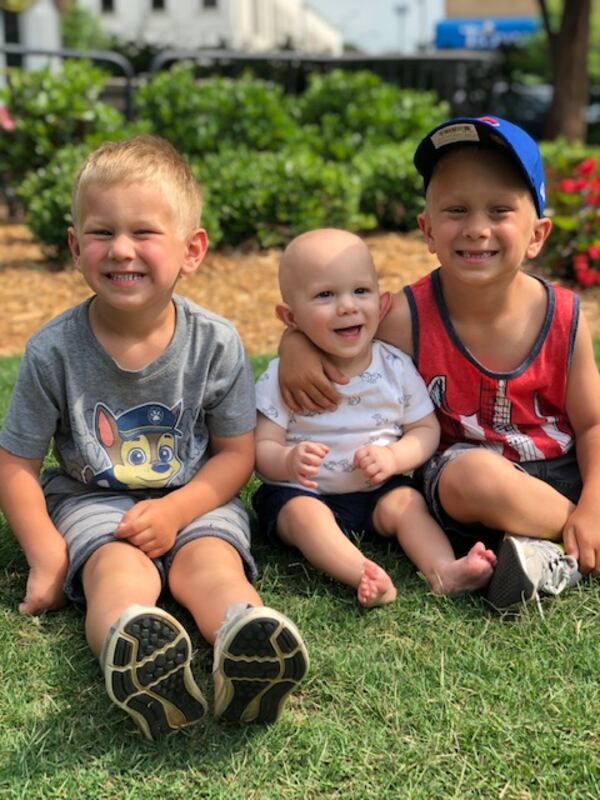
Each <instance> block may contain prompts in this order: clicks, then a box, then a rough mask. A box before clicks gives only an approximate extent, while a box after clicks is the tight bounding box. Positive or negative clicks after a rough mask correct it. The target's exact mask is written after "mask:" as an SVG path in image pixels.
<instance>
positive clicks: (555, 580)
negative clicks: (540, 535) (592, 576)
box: [533, 540, 577, 619]
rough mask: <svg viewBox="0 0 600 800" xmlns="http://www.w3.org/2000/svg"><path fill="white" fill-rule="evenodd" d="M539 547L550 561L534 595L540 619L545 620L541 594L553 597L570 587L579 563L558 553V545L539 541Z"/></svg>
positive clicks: (543, 570)
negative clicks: (544, 593)
mask: <svg viewBox="0 0 600 800" xmlns="http://www.w3.org/2000/svg"><path fill="white" fill-rule="evenodd" d="M537 547H538V548H539V549H541V550H542V551H543V552H544V553H545V554H547V555H548V561H547V562H546V563H545V564H544V566H543V568H542V576H541V578H540V582H539V585H538V587H537V588H536V590H535V593H534V595H533V599H534V600H535V604H536V606H537V609H538V612H539V614H540V617H541V618H542V619H544V618H545V617H544V611H543V609H542V603H541V600H540V595H539V592H540V591H542V592H546V594H552V595H557V594H560V592H562V590H563V589H564V588H565V587H566V586H567V585H568V583H569V580H570V578H571V576H572V575H573V573H574V572H575V571H576V570H577V561H576V560H575V559H574V558H573V556H568V555H565V554H564V553H561V552H559V551H557V549H556V545H553V544H552V543H551V542H545V541H543V540H538V542H537Z"/></svg>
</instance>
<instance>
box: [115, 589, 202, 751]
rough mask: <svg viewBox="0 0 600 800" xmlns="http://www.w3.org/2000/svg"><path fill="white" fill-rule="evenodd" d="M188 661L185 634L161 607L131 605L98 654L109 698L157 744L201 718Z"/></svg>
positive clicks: (198, 693)
mask: <svg viewBox="0 0 600 800" xmlns="http://www.w3.org/2000/svg"><path fill="white" fill-rule="evenodd" d="M191 657H192V644H191V642H190V637H189V636H188V634H187V632H186V630H185V629H184V628H183V627H182V626H181V625H180V624H179V622H178V621H177V620H176V619H175V618H174V617H172V616H171V615H170V614H167V612H166V611H163V610H162V609H161V608H157V607H155V606H140V605H134V606H130V607H129V608H128V609H127V610H126V611H124V612H123V614H121V616H120V617H119V619H118V620H117V621H116V622H115V624H114V625H113V626H112V628H111V629H110V631H109V633H108V635H107V637H106V641H105V642H104V646H103V648H102V653H101V655H100V666H101V667H102V669H103V671H104V677H105V681H106V690H107V692H108V696H109V697H110V699H111V700H112V701H113V703H115V704H116V705H118V706H119V708H122V709H123V710H124V711H126V712H127V713H128V714H129V715H130V716H131V717H132V719H133V720H134V722H135V723H136V725H137V726H138V727H139V728H140V729H141V731H142V733H143V734H144V736H145V737H146V738H147V739H160V738H161V737H162V736H165V735H166V734H168V733H171V732H172V731H175V730H178V729H179V728H184V727H187V726H188V725H193V724H194V723H195V722H198V721H199V720H201V719H202V717H203V716H204V715H205V713H206V701H205V700H204V697H203V696H202V692H201V691H200V689H199V688H198V686H197V685H196V682H195V681H194V677H193V675H192V670H191V669H190V662H191Z"/></svg>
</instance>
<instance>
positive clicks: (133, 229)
mask: <svg viewBox="0 0 600 800" xmlns="http://www.w3.org/2000/svg"><path fill="white" fill-rule="evenodd" d="M78 220H79V221H78V224H77V228H70V229H69V244H70V246H71V251H72V253H73V257H74V259H75V265H76V267H77V269H79V271H80V272H81V273H82V275H83V277H84V278H85V280H86V282H87V283H88V285H89V286H90V288H91V289H92V290H93V291H94V292H95V293H96V295H97V302H99V303H101V304H104V305H105V306H106V307H109V308H111V309H114V310H119V311H128V312H129V313H131V312H135V311H142V310H146V309H149V308H157V307H160V306H164V305H166V304H167V303H168V302H169V301H170V298H171V295H172V293H173V289H174V286H175V283H176V281H177V278H178V277H179V275H180V274H188V273H191V272H194V271H195V270H196V269H197V268H198V266H199V264H200V262H201V261H202V258H203V256H204V253H205V252H206V246H207V241H206V234H205V233H204V231H202V230H201V229H196V230H194V231H190V232H188V233H187V234H186V233H184V232H183V230H182V226H181V224H180V221H179V219H178V216H177V214H176V210H175V207H174V204H173V203H172V202H170V201H169V199H168V195H167V194H166V193H165V192H164V191H161V189H160V188H159V187H158V186H155V185H154V184H153V183H126V184H123V183H115V184H109V185H102V184H93V185H90V186H89V187H87V189H86V191H85V193H84V194H83V196H82V197H81V201H80V208H79V214H78Z"/></svg>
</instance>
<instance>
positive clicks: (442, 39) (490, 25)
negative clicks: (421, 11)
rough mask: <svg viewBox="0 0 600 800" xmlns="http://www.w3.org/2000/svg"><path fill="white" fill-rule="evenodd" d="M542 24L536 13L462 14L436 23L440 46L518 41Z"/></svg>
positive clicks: (468, 46) (486, 45) (471, 47)
mask: <svg viewBox="0 0 600 800" xmlns="http://www.w3.org/2000/svg"><path fill="white" fill-rule="evenodd" d="M539 28H540V22H539V20H538V19H537V18H536V17H461V18H457V19H446V20H442V21H441V22H438V24H437V26H436V36H435V45H436V47H437V48H438V49H444V48H463V49H466V50H493V49H494V48H496V47H499V46H500V45H501V44H510V43H511V42H516V41H518V40H519V39H521V38H522V37H523V36H530V35H531V34H532V33H535V32H536V31H537V30H539Z"/></svg>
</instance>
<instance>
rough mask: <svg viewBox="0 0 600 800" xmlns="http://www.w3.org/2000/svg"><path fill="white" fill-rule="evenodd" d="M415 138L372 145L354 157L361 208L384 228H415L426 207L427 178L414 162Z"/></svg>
mask: <svg viewBox="0 0 600 800" xmlns="http://www.w3.org/2000/svg"><path fill="white" fill-rule="evenodd" d="M414 150H415V142H414V141H412V140H407V141H404V142H401V143H400V144H383V145H378V146H377V145H370V146H367V147H364V148H363V149H362V150H361V151H360V152H359V153H358V155H356V156H355V158H354V160H353V162H352V163H353V166H354V168H355V169H356V171H357V173H358V175H359V176H360V180H361V187H362V188H361V201H360V209H361V211H362V212H363V213H366V214H370V215H372V216H374V217H375V218H376V219H377V225H378V227H380V228H384V229H389V230H403V231H405V230H412V229H414V227H415V225H416V218H417V214H418V213H419V212H421V211H422V210H423V207H424V197H423V181H422V179H421V177H420V175H419V174H418V172H417V170H416V168H415V166H414V164H413V153H414Z"/></svg>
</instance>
